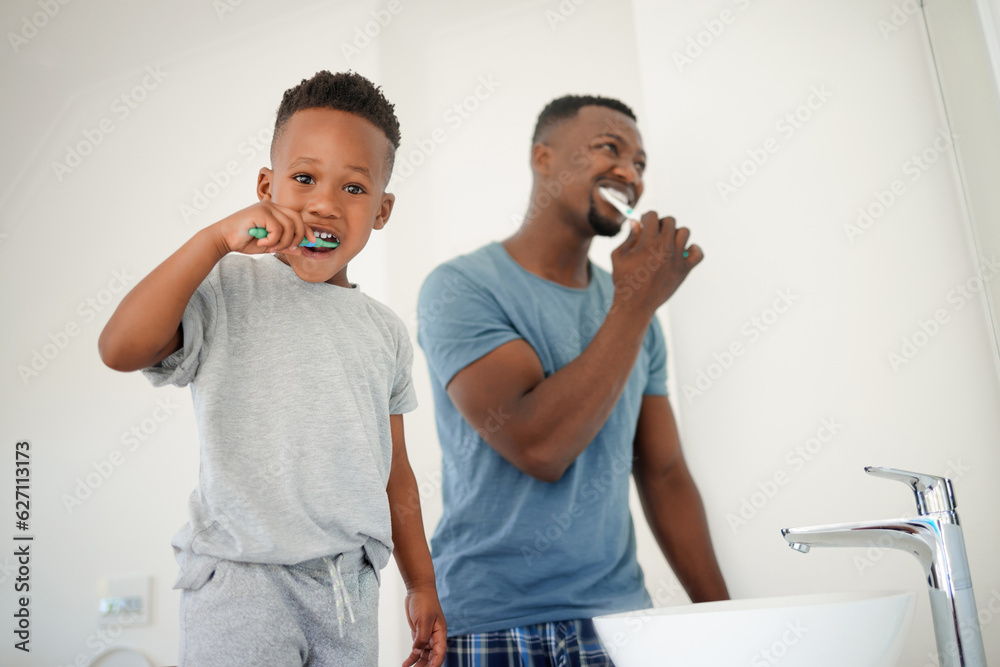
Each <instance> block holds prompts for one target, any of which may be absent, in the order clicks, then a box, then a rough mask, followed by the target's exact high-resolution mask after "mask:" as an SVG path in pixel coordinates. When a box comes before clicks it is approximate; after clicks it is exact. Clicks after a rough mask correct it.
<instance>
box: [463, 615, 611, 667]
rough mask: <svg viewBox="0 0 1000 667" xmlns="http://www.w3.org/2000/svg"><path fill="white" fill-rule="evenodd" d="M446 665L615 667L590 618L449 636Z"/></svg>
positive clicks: (485, 666) (466, 666)
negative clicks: (602, 645)
mask: <svg viewBox="0 0 1000 667" xmlns="http://www.w3.org/2000/svg"><path fill="white" fill-rule="evenodd" d="M444 667H613V664H612V662H611V658H609V657H608V654H607V653H605V652H604V649H603V648H602V647H601V641H600V640H599V639H598V638H597V632H596V631H595V629H594V622H593V621H591V620H589V619H583V620H574V621H553V622H550V623H539V624H537V625H525V626H521V627H518V628H510V629H509V630H498V631H495V632H482V633H478V634H472V635H461V636H458V637H449V638H448V655H447V656H446V657H445V661H444Z"/></svg>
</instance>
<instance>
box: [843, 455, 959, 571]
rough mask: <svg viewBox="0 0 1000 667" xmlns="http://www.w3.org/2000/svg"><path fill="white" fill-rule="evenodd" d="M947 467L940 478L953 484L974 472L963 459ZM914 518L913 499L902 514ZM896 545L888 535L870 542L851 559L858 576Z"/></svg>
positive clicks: (951, 461)
mask: <svg viewBox="0 0 1000 667" xmlns="http://www.w3.org/2000/svg"><path fill="white" fill-rule="evenodd" d="M946 465H947V467H946V468H945V470H944V472H943V473H941V474H940V476H941V477H947V478H948V479H950V480H951V481H952V482H954V481H956V480H959V479H962V478H963V477H965V474H966V473H968V472H971V471H972V467H971V466H967V465H965V464H963V463H962V460H961V459H956V460H951V459H948V461H947V462H946ZM935 474H937V473H935ZM913 516H916V505H915V504H914V502H913V500H912V498H911V500H910V503H909V504H908V505H907V511H905V512H903V513H902V517H901V518H906V517H913ZM895 544H896V540H895V539H894V537H893V536H892V535H891V534H887V533H883V534H882V535H880V536H879V537H878V538H873V539H871V540H869V541H868V547H867V549H865V550H864V551H862V552H860V554H855V555H854V556H853V557H852V558H851V562H852V563H854V568H855V569H856V570H857V571H858V574H859V575H861V574H864V573H865V570H869V569H871V568H873V567H875V564H876V563H878V562H879V561H880V560H882V557H883V556H884V555H885V550H886V549H891V548H893V546H894V545H895ZM859 548H860V546H859Z"/></svg>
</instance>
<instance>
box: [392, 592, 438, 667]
mask: <svg viewBox="0 0 1000 667" xmlns="http://www.w3.org/2000/svg"><path fill="white" fill-rule="evenodd" d="M405 606H406V621H407V622H408V623H409V624H410V635H411V636H412V637H413V652H412V653H410V655H408V656H407V657H406V659H405V660H404V661H403V667H411V666H412V665H416V666H417V667H440V666H441V663H443V662H444V653H445V650H446V645H447V637H448V628H447V626H446V625H445V620H444V612H442V611H441V603H440V602H438V596H437V591H436V590H434V587H433V586H430V587H421V588H414V589H411V590H409V591H408V592H407V594H406V602H405Z"/></svg>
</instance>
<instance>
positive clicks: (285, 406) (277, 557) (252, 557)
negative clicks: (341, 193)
mask: <svg viewBox="0 0 1000 667" xmlns="http://www.w3.org/2000/svg"><path fill="white" fill-rule="evenodd" d="M181 325H182V329H183V333H184V345H183V347H182V348H181V349H180V350H178V351H177V352H175V353H174V354H172V355H170V356H169V357H167V358H166V359H164V360H163V361H162V362H160V364H158V365H156V366H154V367H151V368H147V369H145V370H143V373H144V374H145V375H146V377H147V378H149V380H150V381H151V382H152V383H153V385H154V386H162V385H165V384H174V385H176V386H178V387H183V386H185V385H187V384H190V385H191V396H192V398H193V400H194V408H195V418H196V420H197V423H198V433H199V436H200V440H201V472H200V474H199V484H198V488H197V489H195V490H194V492H193V493H192V494H191V497H190V500H189V502H188V517H189V521H188V523H187V525H185V526H184V527H183V528H182V529H181V530H180V531H179V532H178V533H177V535H176V536H175V537H174V540H173V544H174V547H175V550H176V551H178V560H179V561H180V562H181V567H182V572H181V577H180V578H179V580H178V587H182V588H183V587H186V586H184V585H183V583H184V579H185V578H186V577H185V573H184V570H185V569H191V568H188V567H187V566H190V565H192V564H193V563H194V561H202V562H203V561H205V560H207V559H205V558H200V557H202V556H207V557H212V560H214V559H215V558H224V559H227V560H237V561H245V562H257V563H281V564H292V563H299V562H302V561H306V560H311V559H313V558H319V557H322V556H328V555H332V554H337V553H342V552H348V551H352V550H356V549H359V548H363V549H364V551H365V553H366V555H367V556H368V558H369V560H370V561H371V562H372V565H373V566H374V567H375V571H376V572H378V571H379V570H380V569H381V568H382V567H384V566H385V564H386V563H387V562H388V559H389V554H390V552H391V550H392V528H391V522H390V516H389V502H388V497H387V495H386V484H387V483H388V481H389V470H390V466H391V458H392V438H391V435H390V429H389V415H390V414H402V413H404V412H409V411H411V410H413V409H414V408H415V407H416V405H417V401H416V395H415V392H414V390H413V384H412V380H411V375H410V371H411V367H412V364H413V348H412V346H411V344H410V339H409V335H408V333H407V330H406V326H405V325H404V324H403V322H402V320H400V318H399V317H398V316H397V315H396V314H395V313H393V312H392V311H391V310H389V308H388V307H387V306H385V305H383V304H381V303H379V302H377V301H375V300H374V299H372V298H371V297H369V296H367V295H365V294H363V293H362V292H361V290H360V289H359V288H358V287H357V286H354V288H353V289H347V288H343V287H337V286H335V285H330V284H327V283H308V282H306V281H304V280H302V279H300V278H299V277H298V276H296V275H295V272H294V271H293V270H292V269H291V267H289V266H287V265H286V264H284V263H283V262H281V260H279V259H278V258H277V257H275V256H273V255H263V256H256V257H251V256H248V255H241V254H230V255H227V256H226V257H224V258H223V259H222V260H221V261H220V262H219V263H218V264H217V265H216V266H215V268H214V269H213V270H212V272H211V273H210V274H209V276H208V277H207V278H206V279H205V281H204V282H203V283H202V284H201V286H200V287H198V289H197V291H196V292H195V294H194V295H193V296H192V297H191V301H190V302H189V303H188V305H187V308H186V310H185V311H184V316H183V319H182V323H181ZM193 569H203V568H198V567H195V568H193ZM189 575H191V576H196V575H195V574H194V573H193V572H192V573H189ZM188 578H190V577H188Z"/></svg>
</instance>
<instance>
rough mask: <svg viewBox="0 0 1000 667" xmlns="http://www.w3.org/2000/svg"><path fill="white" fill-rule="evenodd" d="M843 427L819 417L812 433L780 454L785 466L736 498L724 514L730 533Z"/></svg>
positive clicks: (775, 492) (765, 503)
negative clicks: (733, 506)
mask: <svg viewBox="0 0 1000 667" xmlns="http://www.w3.org/2000/svg"><path fill="white" fill-rule="evenodd" d="M844 428H845V427H844V425H843V424H841V423H840V422H838V421H837V418H836V417H826V418H824V419H822V420H821V421H820V425H819V428H817V429H816V433H815V434H814V435H813V436H812V437H810V438H806V440H805V441H804V442H801V443H799V444H796V445H795V446H794V447H792V448H791V449H789V450H788V451H787V452H786V453H785V458H784V461H785V465H786V466H788V468H787V469H785V468H779V469H777V470H775V471H774V474H772V475H771V476H770V477H769V478H767V479H765V480H764V481H762V482H760V481H759V482H757V485H756V486H757V490H756V491H753V492H752V493H750V494H749V495H747V496H744V497H743V498H740V502H739V507H738V508H737V510H736V512H735V513H734V512H730V513H728V514H726V523H728V524H729V528H730V529H731V530H732V531H733V534H734V535H735V534H736V533H738V532H739V530H740V528H742V527H744V526H746V525H747V524H748V523H749V522H750V521H752V520H753V519H754V517H756V516H757V514H758V513H759V512H760V511H761V510H763V509H764V508H765V507H766V506H767V504H768V503H770V502H771V501H772V500H774V498H775V496H777V495H778V492H779V491H780V490H781V489H782V488H783V487H785V486H787V485H788V483H789V482H790V481H791V480H792V477H794V476H795V475H796V474H797V473H799V472H801V471H802V469H803V468H805V467H806V464H808V463H809V462H810V461H812V460H813V459H815V458H816V457H817V456H818V455H819V454H820V453H821V452H822V451H823V450H824V449H825V448H826V447H827V446H828V445H829V444H830V443H832V442H833V440H834V438H835V437H836V436H837V435H838V434H839V433H840V432H841V431H843V430H844Z"/></svg>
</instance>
